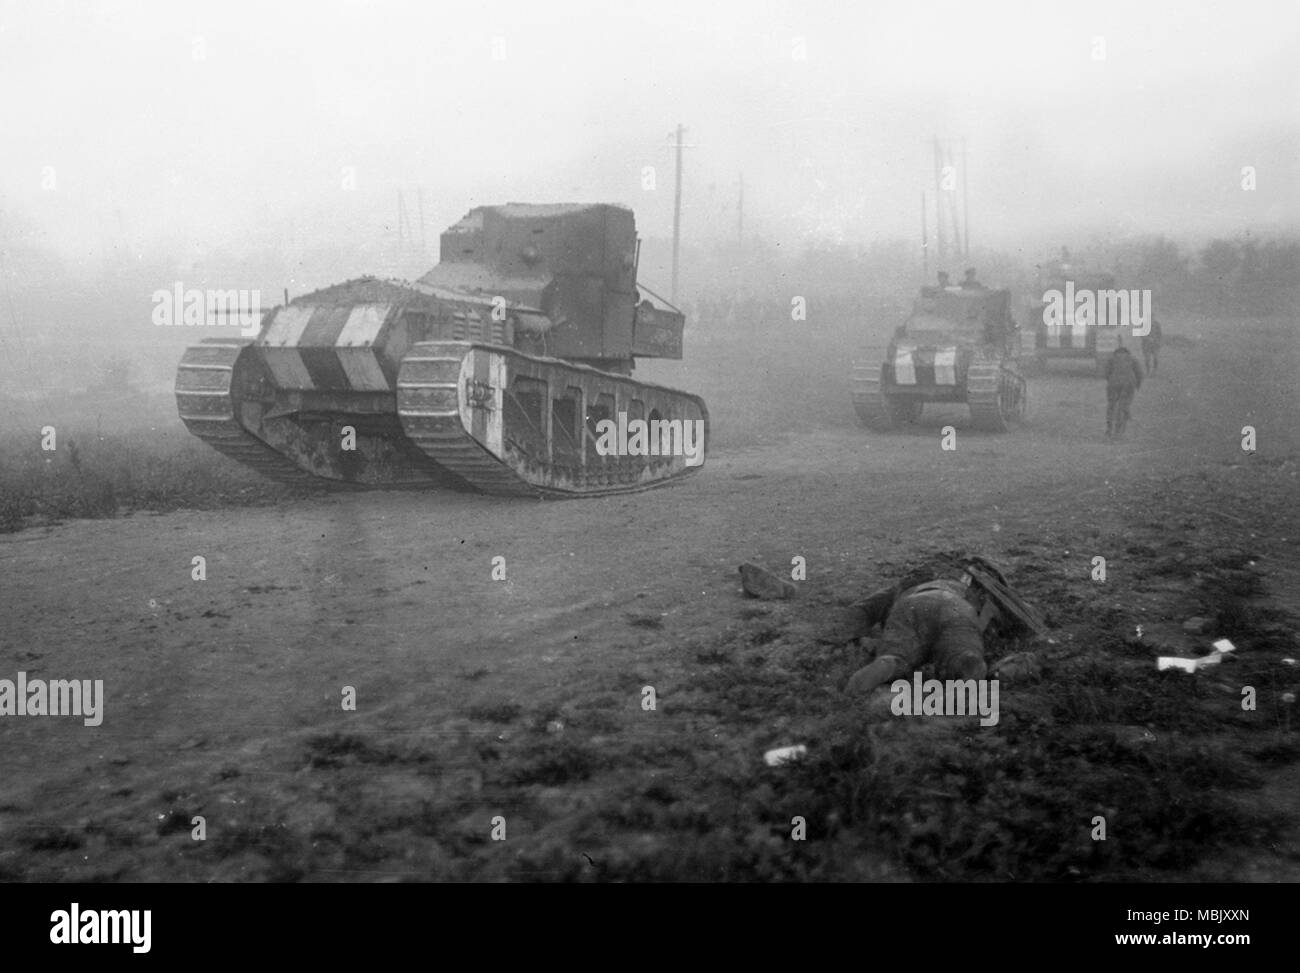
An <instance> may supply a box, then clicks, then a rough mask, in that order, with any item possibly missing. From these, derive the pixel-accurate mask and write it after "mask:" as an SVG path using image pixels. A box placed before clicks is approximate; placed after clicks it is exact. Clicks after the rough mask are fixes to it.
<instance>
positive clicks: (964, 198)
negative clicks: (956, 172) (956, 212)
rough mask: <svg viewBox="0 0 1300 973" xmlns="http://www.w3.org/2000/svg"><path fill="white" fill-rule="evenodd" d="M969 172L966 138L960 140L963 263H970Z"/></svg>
mask: <svg viewBox="0 0 1300 973" xmlns="http://www.w3.org/2000/svg"><path fill="white" fill-rule="evenodd" d="M969 171H970V170H969V169H968V168H967V167H966V138H965V136H963V137H962V140H961V231H962V235H963V236H964V237H965V240H964V243H963V254H964V257H965V262H967V263H969V262H970V193H968V192H967V191H966V190H967V188H968V183H967V181H966V174H967V173H968V172H969Z"/></svg>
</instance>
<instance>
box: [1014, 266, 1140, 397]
mask: <svg viewBox="0 0 1300 973" xmlns="http://www.w3.org/2000/svg"><path fill="white" fill-rule="evenodd" d="M1114 287H1115V276H1114V275H1113V274H1104V273H1091V272H1087V271H1085V270H1083V269H1081V268H1079V267H1077V266H1075V265H1074V264H1072V263H1071V262H1069V257H1068V251H1066V252H1065V253H1064V254H1063V256H1062V259H1060V260H1054V261H1051V262H1049V263H1047V264H1044V265H1043V266H1042V267H1041V268H1040V270H1039V273H1038V293H1037V299H1036V300H1034V301H1033V302H1032V303H1030V305H1029V325H1030V327H1029V330H1028V331H1027V332H1026V338H1027V339H1029V340H1028V341H1027V342H1026V347H1025V348H1024V349H1022V352H1023V355H1024V358H1025V360H1026V361H1027V362H1029V363H1032V364H1033V366H1034V368H1035V370H1036V371H1043V370H1045V369H1046V368H1047V367H1048V365H1050V364H1051V363H1052V362H1054V361H1092V362H1094V363H1095V364H1096V368H1097V373H1098V374H1103V373H1104V372H1105V370H1106V361H1107V360H1108V359H1109V358H1110V356H1111V355H1112V354H1113V353H1114V351H1115V349H1116V348H1118V347H1119V346H1120V344H1122V342H1121V340H1120V328H1119V327H1118V326H1117V324H1116V323H1115V322H1112V323H1111V324H1110V325H1106V326H1101V325H1098V324H1096V323H1095V322H1093V321H1090V320H1089V319H1088V317H1087V316H1086V314H1085V311H1084V309H1083V308H1082V307H1079V308H1077V309H1076V308H1074V307H1070V308H1068V309H1066V310H1065V313H1064V314H1063V315H1062V320H1061V321H1060V322H1059V323H1050V324H1049V323H1048V319H1047V315H1046V314H1045V312H1046V310H1047V303H1046V300H1045V298H1044V295H1045V294H1047V293H1048V291H1051V290H1056V291H1059V292H1060V293H1061V294H1062V295H1063V296H1064V295H1065V294H1066V293H1067V288H1069V291H1070V293H1075V294H1079V293H1083V292H1084V291H1092V292H1093V293H1100V292H1103V291H1110V290H1113V289H1114Z"/></svg>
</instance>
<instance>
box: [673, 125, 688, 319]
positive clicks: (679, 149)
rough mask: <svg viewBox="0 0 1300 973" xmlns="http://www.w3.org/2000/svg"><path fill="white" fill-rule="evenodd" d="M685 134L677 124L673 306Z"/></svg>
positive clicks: (675, 287)
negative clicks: (683, 139) (683, 137)
mask: <svg viewBox="0 0 1300 973" xmlns="http://www.w3.org/2000/svg"><path fill="white" fill-rule="evenodd" d="M685 133H686V129H685V128H683V127H682V124H681V123H680V122H678V123H677V140H676V142H674V143H673V147H674V148H675V149H677V190H676V198H675V200H674V202H673V286H672V290H671V291H669V295H670V299H671V300H672V302H673V303H674V304H676V303H677V255H678V252H679V250H680V248H681V235H682V149H686V148H690V146H688V145H686V144H685V143H684V142H683V141H682V136H683V135H685Z"/></svg>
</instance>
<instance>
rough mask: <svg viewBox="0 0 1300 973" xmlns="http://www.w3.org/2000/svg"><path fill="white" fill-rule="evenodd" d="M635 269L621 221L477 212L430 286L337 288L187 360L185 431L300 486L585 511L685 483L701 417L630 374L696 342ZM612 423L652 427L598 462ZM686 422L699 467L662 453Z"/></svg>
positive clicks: (558, 212)
mask: <svg viewBox="0 0 1300 973" xmlns="http://www.w3.org/2000/svg"><path fill="white" fill-rule="evenodd" d="M638 255H639V241H638V240H637V236H636V229H635V224H634V221H633V216H632V212H631V211H630V210H628V209H625V208H623V207H620V206H613V205H603V204H602V205H568V204H565V205H527V204H519V203H511V204H508V205H505V206H482V207H478V208H476V209H473V210H471V211H470V213H469V214H468V215H467V216H465V217H464V219H462V220H461V221H460V222H458V223H456V224H455V225H454V226H452V227H451V228H450V229H448V230H447V231H446V232H445V233H443V235H442V239H441V260H440V262H439V264H438V265H437V266H436V267H434V268H433V269H432V270H431V271H429V273H427V274H426V275H425V276H424V277H422V278H420V279H419V280H418V281H415V282H405V281H392V280H380V279H376V278H372V277H363V278H360V279H357V280H352V281H348V282H346V283H343V284H338V285H335V286H333V287H327V288H325V289H324V290H320V291H316V292H314V293H311V294H306V295H303V296H301V297H298V298H295V299H294V300H293V301H291V302H290V303H288V304H287V306H282V307H276V308H272V309H271V310H269V311H267V312H266V313H265V314H264V315H263V318H262V321H261V327H260V330H259V332H258V334H257V336H256V337H255V338H253V339H252V340H242V341H241V340H226V339H210V340H208V341H204V342H202V343H201V344H198V345H195V346H193V347H191V348H190V349H188V350H187V351H186V353H185V356H184V358H183V359H182V360H181V363H180V367H179V370H178V372H177V376H176V401H177V405H178V408H179V411H180V417H181V419H182V420H183V421H184V423H185V425H186V427H187V428H188V429H189V430H190V432H192V433H194V434H195V435H196V436H198V437H199V438H200V439H202V440H203V441H204V442H206V443H208V444H209V445H211V446H212V447H213V448H215V449H217V450H219V451H220V452H222V453H224V454H225V455H227V456H230V457H233V458H234V459H236V460H239V461H240V462H242V463H245V464H246V465H248V466H251V467H252V468H254V469H256V470H258V471H260V472H262V473H264V474H265V475H267V476H269V477H272V478H275V479H278V480H284V481H290V482H310V481H311V480H312V479H322V480H327V481H334V482H337V483H346V484H352V485H357V486H373V487H387V486H430V487H438V486H445V487H461V488H465V487H470V488H476V489H478V490H481V491H485V492H488V493H493V494H503V495H522V496H529V495H531V496H539V495H541V496H556V497H572V496H587V495H599V494H611V493H621V492H628V491H635V490H641V489H645V488H648V487H652V486H657V485H659V484H662V483H667V482H671V481H673V480H677V479H679V478H681V477H683V476H685V475H687V474H689V473H692V472H694V471H695V470H696V469H698V468H699V465H700V464H702V460H703V455H704V454H703V449H704V447H705V443H706V442H707V433H708V411H707V409H706V408H705V405H704V402H703V400H702V399H700V398H698V397H697V396H694V395H690V394H687V393H685V392H678V391H675V390H673V389H669V388H663V387H661V386H658V385H649V384H646V383H644V382H638V381H635V380H634V379H632V378H631V377H630V376H631V373H632V369H633V366H634V363H635V361H636V359H637V358H672V359H680V358H681V357H682V332H683V328H684V325H685V318H684V316H683V315H682V314H681V313H680V312H679V311H677V310H676V309H675V308H673V307H672V306H671V305H669V304H668V303H667V302H665V301H660V302H659V303H658V304H657V303H655V302H654V301H652V300H650V298H649V297H642V295H641V294H640V292H639V290H638V288H637V284H636V271H637V262H638ZM606 419H608V420H610V421H611V422H613V423H615V424H617V425H619V428H620V430H623V429H625V428H626V426H627V425H630V426H631V428H633V429H634V430H635V429H636V428H637V426H638V425H640V427H641V428H642V429H644V428H646V427H647V426H648V427H649V428H650V430H651V435H650V437H649V438H650V443H649V445H648V446H647V443H646V441H645V440H644V439H643V440H642V441H641V442H640V443H639V444H637V445H634V446H633V447H632V448H630V449H629V448H626V445H627V443H628V442H629V440H628V438H627V437H626V436H624V437H623V438H622V439H621V440H620V442H621V443H623V445H624V447H625V448H623V449H620V450H614V451H612V452H611V450H610V449H609V448H608V446H609V444H610V443H611V442H612V440H610V439H607V440H605V444H606V448H603V449H602V448H598V446H597V443H598V441H599V436H598V431H599V430H598V424H599V423H600V422H601V421H602V420H606ZM634 420H642V422H641V423H640V424H637V423H635V422H634ZM656 420H658V422H657V423H656ZM685 423H692V424H693V425H692V426H691V429H692V430H701V431H702V433H703V436H702V437H701V438H702V439H703V442H699V443H698V444H697V446H698V448H697V450H696V457H695V461H694V462H691V459H692V457H691V456H690V455H689V453H688V452H686V451H682V450H676V451H674V449H673V448H669V447H671V446H672V442H673V440H672V439H671V437H672V436H673V435H674V431H675V433H676V436H677V439H676V442H677V444H678V445H679V446H680V445H681V434H682V428H683V425H684V424H685ZM625 424H626V425H625ZM602 428H605V429H608V428H611V427H609V426H605V427H602ZM656 430H658V431H661V432H662V435H661V436H659V437H658V438H656V436H655V434H654V433H655V431H656ZM660 445H662V446H663V447H664V448H662V449H660V448H658V447H659V446H660ZM643 452H644V453H646V455H641V453H643ZM605 454H609V455H605Z"/></svg>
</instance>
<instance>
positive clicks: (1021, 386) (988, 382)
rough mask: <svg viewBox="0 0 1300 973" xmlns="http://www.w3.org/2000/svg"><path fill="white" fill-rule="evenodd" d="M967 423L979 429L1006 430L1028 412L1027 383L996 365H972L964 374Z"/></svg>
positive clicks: (984, 430) (1022, 418) (1013, 373)
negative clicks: (968, 407)
mask: <svg viewBox="0 0 1300 973" xmlns="http://www.w3.org/2000/svg"><path fill="white" fill-rule="evenodd" d="M966 401H967V404H969V405H970V416H971V424H972V425H973V426H974V427H975V428H976V429H979V430H981V431H983V432H1006V431H1007V428H1008V427H1009V426H1011V425H1014V424H1017V423H1020V422H1023V421H1024V419H1025V417H1026V416H1027V415H1028V412H1029V384H1028V383H1027V382H1026V381H1025V380H1024V378H1023V377H1022V376H1021V375H1018V374H1017V373H1015V372H1010V371H1005V370H1003V369H1002V368H1000V367H999V366H998V365H996V364H993V365H989V364H973V365H971V367H970V371H969V372H968V373H967V377H966Z"/></svg>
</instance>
